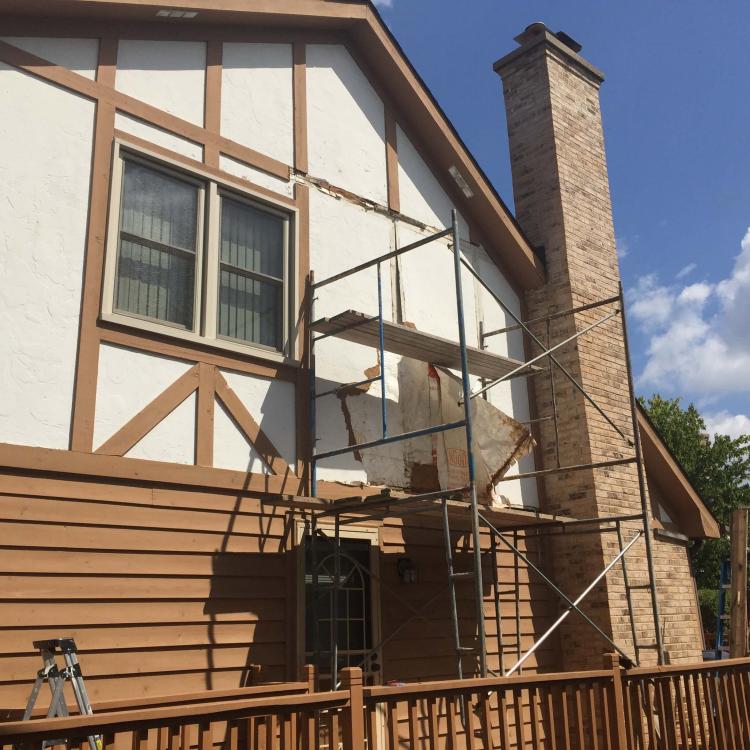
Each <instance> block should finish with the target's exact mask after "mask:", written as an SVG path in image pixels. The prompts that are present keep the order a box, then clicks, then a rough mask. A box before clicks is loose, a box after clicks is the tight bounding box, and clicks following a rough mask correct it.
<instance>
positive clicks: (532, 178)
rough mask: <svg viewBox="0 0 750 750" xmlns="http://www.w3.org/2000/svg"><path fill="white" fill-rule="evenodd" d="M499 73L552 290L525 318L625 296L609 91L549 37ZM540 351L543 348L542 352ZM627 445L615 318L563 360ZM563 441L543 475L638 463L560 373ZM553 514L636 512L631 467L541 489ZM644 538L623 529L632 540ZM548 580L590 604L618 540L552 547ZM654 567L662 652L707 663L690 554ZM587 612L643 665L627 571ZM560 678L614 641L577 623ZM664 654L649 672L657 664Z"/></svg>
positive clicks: (667, 550)
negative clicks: (606, 128)
mask: <svg viewBox="0 0 750 750" xmlns="http://www.w3.org/2000/svg"><path fill="white" fill-rule="evenodd" d="M521 44H522V46H521V49H520V50H517V51H516V52H515V53H512V54H511V55H509V56H508V57H506V58H505V59H504V60H502V61H500V62H499V63H498V64H497V66H496V69H498V72H499V74H500V75H501V77H502V79H503V90H504V96H505V103H506V113H507V123H508V137H509V143H510V156H511V167H512V174H513V192H514V197H515V209H516V217H517V219H518V221H519V223H520V224H521V226H522V227H523V229H524V231H525V233H526V235H527V236H528V237H529V239H530V241H531V243H532V244H534V245H535V246H543V248H544V252H545V256H546V263H547V283H546V284H545V285H544V286H543V287H542V288H540V289H536V290H533V291H531V292H528V293H527V295H526V300H525V301H526V313H527V317H529V318H536V317H538V316H544V315H549V314H551V313H555V312H558V311H562V310H566V309H569V308H572V307H576V306H579V305H583V304H587V303H589V302H594V301H597V300H600V299H604V298H606V297H610V296H614V295H616V294H617V293H618V289H619V282H620V275H619V269H618V264H617V252H616V247H615V234H614V226H613V221H612V206H611V202H610V194H609V182H608V176H607V164H606V157H605V150H604V135H603V132H602V121H601V112H600V105H599V86H600V84H601V81H602V79H601V78H600V76H599V75H598V74H597V72H596V71H595V70H594V69H592V68H590V66H588V64H587V63H585V61H583V60H582V59H581V58H579V57H578V56H577V55H575V54H574V53H572V51H567V52H566V50H565V49H562V50H561V49H560V48H559V45H557V44H556V43H555V41H554V40H552V41H551V40H549V37H548V36H547V37H546V38H542V39H540V38H539V37H537V38H536V39H531V40H523V41H522V43H521ZM613 307H614V306H607V307H602V308H598V309H595V310H589V311H586V312H583V313H580V314H576V315H575V316H566V317H564V318H559V319H557V320H553V321H551V322H550V323H549V329H547V326H546V324H537V325H536V326H535V327H534V333H535V334H536V335H537V336H538V337H539V338H540V339H542V340H546V339H547V336H548V334H549V337H550V341H551V343H555V342H557V341H560V340H562V339H564V338H567V337H569V336H571V335H572V334H573V333H574V332H575V331H576V330H580V329H581V328H583V327H585V326H587V325H589V324H591V323H593V322H594V321H596V320H598V319H600V318H601V317H603V316H604V315H605V314H606V313H608V312H610V311H611V310H612V309H613ZM532 351H533V352H534V353H537V352H538V348H537V347H536V346H535V345H533V344H532ZM556 356H557V359H558V360H559V361H560V362H561V364H563V365H564V366H565V367H566V368H567V369H568V371H569V372H570V373H571V374H572V375H573V376H574V377H575V378H577V379H578V380H579V382H580V383H581V385H582V386H583V387H584V388H585V389H586V390H587V391H588V392H589V393H590V394H591V396H592V397H593V398H594V399H595V400H596V401H597V402H598V403H599V404H600V406H601V407H602V408H603V409H604V410H605V411H606V412H607V414H609V415H610V417H611V418H612V419H613V420H614V421H615V423H616V424H617V425H618V426H619V427H620V429H621V430H623V432H625V434H626V435H627V436H628V437H629V438H631V439H632V414H631V404H630V397H629V389H628V377H627V364H626V357H625V347H624V342H623V335H622V328H621V322H620V320H619V318H614V319H613V320H611V321H609V322H607V323H605V324H603V325H602V326H600V327H598V328H597V329H595V330H594V331H592V332H591V333H589V334H586V335H585V336H583V337H581V338H579V339H577V340H576V341H575V342H574V343H573V344H570V345H568V346H567V347H565V348H564V349H562V350H560V351H559V353H558V354H556ZM552 379H553V383H554V389H555V400H556V402H557V413H558V421H557V434H556V433H555V428H554V424H553V422H552V421H551V420H548V421H544V422H541V423H540V429H539V438H540V452H541V455H542V458H543V462H544V468H550V467H553V466H555V465H556V461H557V456H558V452H559V461H560V465H562V466H566V465H568V466H569V465H575V464H581V463H589V462H598V461H605V460H608V459H615V458H622V457H627V456H630V455H632V454H633V449H632V447H630V446H628V445H627V444H626V443H625V441H624V440H622V438H621V437H620V436H618V435H617V433H615V432H614V430H613V429H612V428H611V427H610V425H608V424H607V422H606V421H605V420H604V419H603V418H602V417H601V415H600V414H599V413H598V412H597V411H596V410H595V409H594V408H593V407H592V406H591V405H590V404H588V403H587V402H586V401H585V400H584V398H583V396H582V395H581V394H580V393H579V392H578V391H576V390H575V389H574V387H573V386H572V385H571V384H570V383H569V382H568V381H567V379H566V378H565V377H564V375H563V374H562V373H561V372H560V371H559V370H557V368H554V370H553V372H552ZM535 382H536V388H535V390H536V394H537V411H538V414H539V416H540V417H544V416H550V415H551V414H552V410H553V406H552V398H551V394H550V376H549V374H544V375H539V376H537V378H536V379H535ZM544 483H545V488H544V490H545V491H544V497H545V506H546V507H545V510H546V511H547V512H551V513H562V514H566V515H572V516H575V517H578V518H591V517H594V516H608V515H622V514H633V513H638V512H640V507H641V504H640V492H639V486H638V475H637V469H636V467H635V465H626V466H617V467H610V468H606V469H596V470H584V471H579V472H571V473H564V474H557V475H553V476H550V477H546V478H545V479H544ZM638 527H639V524H636V525H631V526H630V527H629V528H626V529H624V537H625V540H626V541H627V539H629V538H631V537H632V534H633V533H634V530H635V528H638ZM551 551H552V558H553V562H552V566H551V572H552V575H553V576H554V578H555V579H556V580H557V582H558V583H559V585H560V587H561V588H562V589H563V590H564V591H566V592H567V593H568V594H569V595H571V596H573V595H576V594H578V593H579V592H580V591H582V590H583V589H584V588H585V587H586V586H587V585H588V583H589V582H590V581H591V579H593V577H594V576H595V575H596V574H597V573H598V572H599V571H600V570H601V569H602V568H603V567H604V566H605V564H606V562H607V561H609V560H611V559H612V557H614V555H615V554H617V551H618V545H617V537H616V535H615V534H611V533H610V534H604V535H601V536H600V535H596V534H589V535H582V536H571V537H569V538H567V539H560V540H555V541H554V543H553V544H552V546H551ZM654 562H655V568H656V577H657V592H658V596H659V601H660V609H661V613H662V631H663V633H664V638H665V647H666V649H667V650H668V651H669V656H670V659H671V660H672V661H676V660H684V659H689V660H692V659H699V658H700V648H701V641H700V635H699V634H700V631H699V629H698V628H699V617H698V612H697V605H696V601H695V596H694V590H693V584H692V578H691V574H690V568H689V560H688V556H687V549H686V548H685V546H683V545H680V544H674V543H671V542H663V541H656V540H655V543H654ZM627 564H628V574H629V577H630V582H631V585H636V586H638V585H642V584H645V583H647V582H648V571H647V566H646V556H645V544H644V542H643V541H640V542H638V543H637V544H636V545H635V547H634V548H633V549H632V550H631V552H630V553H629V554H628V562H627ZM613 573H614V575H613V574H610V576H609V577H608V578H607V580H606V581H605V582H604V583H602V584H601V585H600V586H598V587H597V589H596V590H595V591H594V592H593V593H592V594H591V595H590V596H589V598H587V600H586V602H585V605H584V608H585V610H586V611H587V612H588V613H589V614H590V615H591V616H592V617H593V618H594V619H595V620H596V621H597V622H598V624H599V625H600V626H601V627H602V628H603V629H604V630H605V631H606V632H612V633H613V634H614V635H613V637H614V640H615V641H616V642H617V643H618V644H620V645H621V646H623V647H624V648H625V650H626V651H627V652H629V653H633V644H632V637H631V629H630V622H629V618H628V616H627V601H626V595H625V589H624V583H623V579H622V574H621V569H620V568H619V567H618V568H616V569H615V570H614V571H613ZM632 596H633V603H634V607H635V611H636V630H637V633H638V640H639V642H641V643H643V642H645V643H653V642H654V640H655V638H654V631H653V618H652V612H651V606H650V595H649V592H648V590H640V589H639V590H636V591H633V594H632ZM559 639H560V640H559V644H560V654H561V664H560V666H561V668H564V669H584V668H598V667H599V666H600V665H601V653H602V651H604V650H607V646H606V645H605V643H604V641H603V640H602V639H601V638H599V637H598V636H596V634H595V633H594V632H593V631H592V630H591V629H590V627H589V626H588V625H586V624H585V623H584V622H583V621H582V620H581V619H580V618H578V617H575V616H571V617H569V618H568V620H567V621H566V623H565V625H564V626H563V628H561V632H560V636H559ZM655 660H656V652H655V650H644V651H642V652H641V663H643V664H650V663H653V662H655Z"/></svg>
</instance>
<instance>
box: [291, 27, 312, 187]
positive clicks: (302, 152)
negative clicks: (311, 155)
mask: <svg viewBox="0 0 750 750" xmlns="http://www.w3.org/2000/svg"><path fill="white" fill-rule="evenodd" d="M306 55H307V47H306V45H305V42H304V41H300V40H297V41H295V42H294V43H293V45H292V64H293V78H292V91H293V98H294V168H295V169H296V170H297V171H298V172H302V173H304V174H307V170H308V163H307V59H306Z"/></svg>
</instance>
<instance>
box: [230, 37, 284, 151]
mask: <svg viewBox="0 0 750 750" xmlns="http://www.w3.org/2000/svg"><path fill="white" fill-rule="evenodd" d="M221 88H222V107H221V133H222V135H224V136H226V137H227V138H231V139H232V140H234V141H237V143H241V144H242V145H243V146H249V147H250V148H253V149H255V150H256V151H260V152H261V153H263V154H266V155H268V156H272V157H273V158H275V159H278V160H279V161H282V162H284V163H285V164H292V163H293V162H294V115H293V110H294V105H293V99H292V45H291V44H254V43H247V44H225V45H224V55H223V68H222V77H221Z"/></svg>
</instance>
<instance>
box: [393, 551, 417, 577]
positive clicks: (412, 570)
mask: <svg viewBox="0 0 750 750" xmlns="http://www.w3.org/2000/svg"><path fill="white" fill-rule="evenodd" d="M396 571H397V572H398V577H399V578H400V579H401V583H416V582H417V569H416V567H415V566H414V563H413V562H412V561H411V558H410V557H399V558H398V560H397V561H396Z"/></svg>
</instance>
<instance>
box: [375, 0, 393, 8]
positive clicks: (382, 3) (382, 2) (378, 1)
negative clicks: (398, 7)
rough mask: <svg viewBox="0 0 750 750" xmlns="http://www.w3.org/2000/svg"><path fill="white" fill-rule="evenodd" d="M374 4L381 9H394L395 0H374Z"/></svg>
mask: <svg viewBox="0 0 750 750" xmlns="http://www.w3.org/2000/svg"><path fill="white" fill-rule="evenodd" d="M373 2H374V3H375V5H377V6H378V7H379V8H392V7H393V0H373Z"/></svg>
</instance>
